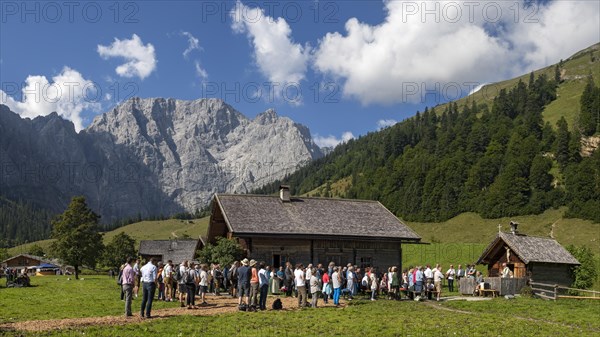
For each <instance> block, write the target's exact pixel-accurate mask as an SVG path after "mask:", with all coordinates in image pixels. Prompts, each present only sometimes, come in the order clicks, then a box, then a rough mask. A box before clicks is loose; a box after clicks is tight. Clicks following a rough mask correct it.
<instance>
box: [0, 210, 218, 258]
mask: <svg viewBox="0 0 600 337" xmlns="http://www.w3.org/2000/svg"><path fill="white" fill-rule="evenodd" d="M207 229H208V217H204V218H201V219H193V220H179V219H168V220H157V221H141V222H136V223H133V224H131V225H127V226H123V227H120V228H117V229H115V230H113V231H110V232H106V233H105V234H104V243H108V242H109V241H110V240H111V239H112V238H113V237H114V236H115V235H117V234H119V233H127V234H128V235H129V236H131V237H132V238H134V239H135V240H136V242H137V243H138V244H139V242H140V240H167V239H173V238H184V237H190V238H198V237H199V236H200V235H205V234H206V231H207ZM51 243H52V240H42V241H36V242H30V243H27V244H24V245H20V246H16V247H13V248H10V249H9V250H8V253H9V254H10V255H17V254H20V253H26V252H28V251H29V248H30V247H31V246H32V245H34V244H37V245H39V246H40V247H42V248H43V249H44V251H45V252H47V251H49V248H50V244H51Z"/></svg>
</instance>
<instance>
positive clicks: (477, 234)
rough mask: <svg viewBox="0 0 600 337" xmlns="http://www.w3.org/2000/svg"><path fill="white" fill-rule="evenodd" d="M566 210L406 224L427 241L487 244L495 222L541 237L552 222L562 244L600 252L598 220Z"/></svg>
mask: <svg viewBox="0 0 600 337" xmlns="http://www.w3.org/2000/svg"><path fill="white" fill-rule="evenodd" d="M565 210H566V208H564V207H563V208H560V209H550V210H547V211H546V212H544V213H542V214H539V215H525V216H516V217H512V218H501V219H483V218H482V217H480V216H479V215H477V214H475V213H463V214H460V215H458V216H456V217H454V218H452V219H450V220H448V221H445V222H439V223H420V222H409V223H408V225H409V226H410V227H411V228H413V229H414V230H415V231H416V232H417V233H419V235H421V237H422V238H423V239H424V240H425V241H428V242H442V243H486V244H487V243H489V242H491V240H492V239H493V238H494V237H495V236H496V234H497V233H498V224H501V225H502V230H503V231H508V230H509V226H508V223H509V222H510V220H515V221H517V222H519V223H520V226H519V231H520V232H522V233H525V234H528V235H534V236H542V237H549V236H550V232H551V231H552V225H554V230H553V236H554V238H555V239H556V240H557V241H558V242H560V243H561V244H562V245H564V246H567V245H570V244H575V245H585V246H587V247H589V248H591V249H592V250H593V251H594V253H595V254H600V223H592V222H591V221H588V220H581V219H565V218H563V214H564V212H565Z"/></svg>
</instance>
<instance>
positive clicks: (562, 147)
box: [555, 117, 571, 170]
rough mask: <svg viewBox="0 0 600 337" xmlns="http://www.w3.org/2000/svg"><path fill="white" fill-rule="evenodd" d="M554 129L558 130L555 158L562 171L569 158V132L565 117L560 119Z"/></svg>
mask: <svg viewBox="0 0 600 337" xmlns="http://www.w3.org/2000/svg"><path fill="white" fill-rule="evenodd" d="M556 127H557V129H558V130H557V133H556V146H555V156H556V161H557V162H558V165H559V166H560V169H561V170H564V169H565V167H567V164H568V163H569V161H570V158H571V155H570V149H569V143H570V142H571V133H570V132H569V125H568V123H567V120H566V119H565V117H561V118H560V120H559V121H558V122H557V123H556Z"/></svg>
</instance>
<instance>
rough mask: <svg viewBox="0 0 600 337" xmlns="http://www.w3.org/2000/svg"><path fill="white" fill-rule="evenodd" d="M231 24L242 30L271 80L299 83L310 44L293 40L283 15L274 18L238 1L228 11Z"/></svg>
mask: <svg viewBox="0 0 600 337" xmlns="http://www.w3.org/2000/svg"><path fill="white" fill-rule="evenodd" d="M230 18H231V19H232V21H233V22H232V24H231V28H232V29H233V31H234V32H236V33H238V34H242V33H246V35H247V37H248V39H249V40H250V42H251V43H252V46H253V48H254V60H255V62H256V65H257V66H258V69H259V70H260V72H261V73H262V74H263V75H264V76H265V77H266V78H268V79H269V81H271V82H277V83H281V84H285V83H299V82H300V81H302V80H303V79H304V78H305V74H306V68H307V63H308V60H309V58H310V47H309V46H302V45H300V44H298V43H294V41H293V39H292V29H291V28H290V26H289V25H288V23H287V22H286V21H285V19H284V18H277V19H274V18H272V17H269V16H268V15H266V14H265V12H264V11H263V10H262V9H260V8H253V7H248V6H245V5H244V4H242V3H241V2H240V1H238V2H237V3H236V6H235V7H234V9H233V10H232V11H231V12H230Z"/></svg>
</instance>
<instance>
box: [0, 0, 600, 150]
mask: <svg viewBox="0 0 600 337" xmlns="http://www.w3.org/2000/svg"><path fill="white" fill-rule="evenodd" d="M0 28H1V29H0V84H1V86H0V95H1V96H0V103H2V104H6V105H8V106H9V107H10V108H11V110H13V111H15V112H17V113H19V114H20V115H21V116H22V117H23V118H33V117H36V116H39V115H48V114H49V113H51V112H53V111H56V112H58V114H59V115H61V116H62V117H63V118H66V119H69V120H71V121H72V122H73V123H74V125H75V128H76V130H77V131H79V130H81V129H83V128H85V127H86V126H88V125H89V124H90V123H91V121H92V120H93V118H94V117H95V116H97V115H99V114H101V113H104V112H106V111H109V110H110V109H112V108H113V107H114V106H115V105H117V104H119V103H120V102H122V101H124V100H126V99H128V98H130V97H134V96H135V97H143V98H146V97H164V98H176V99H184V100H194V99H199V98H208V97H214V98H221V99H224V100H225V101H226V102H228V103H229V104H230V105H232V106H233V107H234V108H235V109H236V110H238V111H240V112H242V113H243V114H245V115H246V116H248V117H249V118H254V117H255V116H256V115H257V114H259V113H261V112H263V111H265V110H267V109H269V108H274V109H275V110H276V111H277V113H278V114H279V115H281V116H286V117H289V118H291V119H293V120H294V121H296V122H299V123H302V124H304V125H306V126H308V127H309V128H310V130H311V133H312V135H313V138H314V139H315V141H316V142H317V144H318V145H320V146H335V145H336V144H339V143H340V142H344V141H347V140H349V139H352V138H355V137H358V136H360V135H364V134H367V133H368V132H372V131H376V130H379V129H381V128H384V127H387V126H390V125H393V124H394V123H396V122H398V121H401V120H403V119H406V118H408V117H410V116H413V115H414V114H415V113H416V112H417V111H423V109H424V108H425V107H426V106H429V107H431V106H435V105H437V104H440V103H444V102H446V101H449V100H454V99H457V98H460V97H462V96H465V95H467V94H468V93H469V92H471V91H473V90H474V89H476V88H477V87H478V86H480V85H482V84H485V83H490V82H495V81H499V80H503V79H507V78H511V77H514V76H518V75H521V74H524V73H528V72H530V71H532V70H535V69H538V68H541V67H544V66H547V65H550V64H553V63H556V62H558V61H559V60H560V59H566V58H568V57H569V56H571V55H572V54H574V53H575V52H577V51H579V50H581V49H584V48H586V47H588V46H590V45H592V44H594V43H597V42H599V41H600V1H597V0H585V1H577V0H569V1H557V0H553V1H548V0H545V1H531V0H530V1H525V2H524V1H519V0H515V1H493V0H489V1H488V0H485V1H439V2H433V1H377V0H349V1H337V2H334V1H322V0H320V1H253V2H250V1H143V2H142V1H140V2H137V1H120V2H115V1H89V2H80V1H50V2H46V1H44V2H42V1H40V2H36V1H2V2H0Z"/></svg>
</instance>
